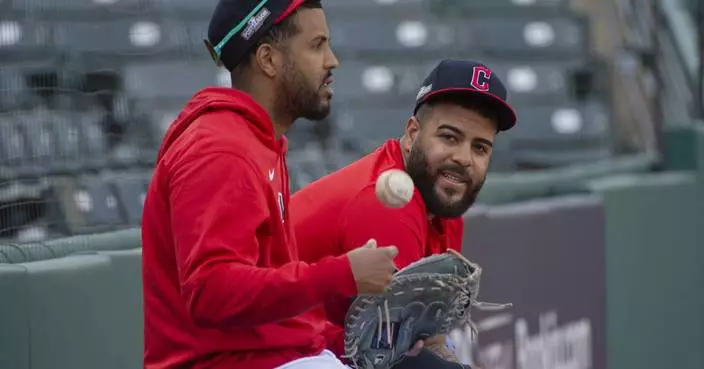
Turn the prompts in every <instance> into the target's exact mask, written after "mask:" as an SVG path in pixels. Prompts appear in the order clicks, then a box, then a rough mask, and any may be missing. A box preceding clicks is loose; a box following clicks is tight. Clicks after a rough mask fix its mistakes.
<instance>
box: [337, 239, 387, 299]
mask: <svg viewBox="0 0 704 369" xmlns="http://www.w3.org/2000/svg"><path fill="white" fill-rule="evenodd" d="M396 255H398V249H397V248H396V247H395V246H386V247H377V246H376V241H375V240H373V239H372V240H369V241H368V242H367V243H366V244H365V245H364V246H361V247H359V248H356V249H354V250H352V251H350V252H348V253H347V259H348V260H349V261H350V267H351V268H352V274H353V275H354V281H355V283H356V284H357V293H360V294H363V293H369V294H378V293H382V292H384V290H385V289H386V286H388V285H389V283H391V280H392V279H393V276H394V272H396V265H395V264H394V261H393V260H394V258H395V257H396Z"/></svg>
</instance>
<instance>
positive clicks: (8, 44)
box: [0, 13, 588, 59]
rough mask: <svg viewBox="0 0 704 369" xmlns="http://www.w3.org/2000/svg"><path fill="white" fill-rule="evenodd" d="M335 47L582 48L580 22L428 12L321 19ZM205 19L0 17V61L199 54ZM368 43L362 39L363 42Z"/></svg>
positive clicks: (492, 51) (539, 54)
mask: <svg viewBox="0 0 704 369" xmlns="http://www.w3.org/2000/svg"><path fill="white" fill-rule="evenodd" d="M328 18H329V27H330V32H331V36H332V39H333V42H334V45H335V49H336V50H337V51H338V52H339V53H341V54H350V53H372V54H378V53H384V55H391V54H398V53H401V54H403V55H406V54H408V53H409V52H414V53H434V52H443V53H448V52H450V53H451V52H453V51H456V50H468V51H469V50H471V52H472V53H476V54H488V55H504V56H511V57H514V58H526V57H531V56H532V57H534V58H542V59H550V58H575V57H582V56H585V53H586V52H587V50H588V41H587V25H586V23H585V22H584V20H583V19H582V18H581V17H577V16H571V15H550V16H545V17H539V18H536V17H527V16H521V17H510V18H507V17H501V16H495V17H478V18H476V19H472V18H471V17H470V18H457V19H453V18H437V17H433V16H430V15H413V16H400V17H389V16H388V15H387V14H384V13H380V14H374V15H370V16H365V17H363V18H360V19H356V18H351V17H349V15H346V14H343V15H341V16H339V17H336V16H329V17H328ZM207 22H208V20H207V19H202V20H192V19H185V20H184V19H176V18H168V17H166V16H153V17H144V16H124V17H123V18H121V19H111V20H101V19H95V18H87V19H75V20H74V19H68V20H38V21H33V20H28V19H26V18H22V17H20V16H16V17H14V18H13V17H9V16H1V17H0V57H2V55H5V56H7V55H10V56H11V55H12V54H14V53H18V52H29V51H34V52H37V53H40V52H43V53H45V54H47V55H51V54H53V53H57V52H78V53H90V54H95V55H104V56H114V57H143V56H153V55H156V54H162V55H164V56H165V57H167V56H169V55H171V54H174V53H197V54H202V53H204V46H203V39H204V38H205V35H206V34H207ZM372 39H373V40H374V42H370V41H369V40H372Z"/></svg>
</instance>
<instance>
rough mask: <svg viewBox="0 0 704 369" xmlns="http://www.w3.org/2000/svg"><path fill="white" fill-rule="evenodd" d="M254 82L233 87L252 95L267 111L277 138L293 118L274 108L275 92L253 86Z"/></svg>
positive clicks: (289, 126)
mask: <svg viewBox="0 0 704 369" xmlns="http://www.w3.org/2000/svg"><path fill="white" fill-rule="evenodd" d="M254 86H256V84H250V85H249V86H240V87H235V88H237V89H239V90H241V91H244V92H246V93H247V94H248V95H250V96H252V98H253V99H254V101H256V102H258V103H259V105H261V106H262V108H264V111H266V112H267V114H268V115H269V118H270V119H271V122H272V124H273V128H274V137H275V138H276V139H277V140H278V139H280V138H281V136H282V135H283V134H285V133H286V132H287V131H288V130H289V128H291V126H292V125H293V121H294V120H295V119H293V118H292V117H290V116H287V115H286V114H281V113H280V112H279V111H277V109H276V102H275V98H274V96H275V94H274V93H273V92H271V91H264V89H261V88H257V87H254Z"/></svg>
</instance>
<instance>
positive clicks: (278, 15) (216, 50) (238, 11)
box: [204, 0, 305, 71]
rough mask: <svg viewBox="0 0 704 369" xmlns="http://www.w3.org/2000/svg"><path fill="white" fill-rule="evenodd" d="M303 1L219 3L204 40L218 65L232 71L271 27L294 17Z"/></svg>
mask: <svg viewBox="0 0 704 369" xmlns="http://www.w3.org/2000/svg"><path fill="white" fill-rule="evenodd" d="M304 1H305V0H220V1H219V2H218V5H217V6H216V7H215V11H214V12H213V16H212V17H211V19H210V24H209V25H208V39H207V40H204V42H205V45H206V47H207V48H208V51H209V52H210V55H211V56H212V58H213V61H215V64H217V65H218V66H225V68H227V70H230V71H231V70H232V69H234V68H235V67H236V66H237V65H238V64H239V63H240V62H241V61H242V59H243V58H244V56H245V55H247V53H248V52H249V50H250V49H251V48H252V47H253V46H254V45H256V43H257V42H258V41H259V40H260V39H261V38H262V37H263V36H264V35H266V34H267V32H268V31H269V29H270V28H271V26H273V25H275V24H278V23H281V21H283V20H284V19H286V17H288V16H289V15H291V14H293V12H295V11H296V9H298V7H299V6H301V4H303V2H304Z"/></svg>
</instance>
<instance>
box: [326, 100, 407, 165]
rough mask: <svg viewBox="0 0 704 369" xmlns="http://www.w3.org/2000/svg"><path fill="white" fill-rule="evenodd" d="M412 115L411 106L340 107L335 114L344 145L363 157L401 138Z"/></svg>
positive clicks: (338, 131)
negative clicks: (392, 140) (386, 142)
mask: <svg viewBox="0 0 704 369" xmlns="http://www.w3.org/2000/svg"><path fill="white" fill-rule="evenodd" d="M411 114H413V107H412V105H411V104H407V105H406V106H393V107H385V108H367V107H362V106H359V107H352V106H339V107H338V108H337V109H336V112H335V125H336V131H337V135H338V137H339V138H340V140H343V141H345V140H346V141H348V143H346V144H345V146H348V147H349V145H351V146H352V147H356V151H357V152H358V153H360V154H361V155H364V154H367V153H370V152H371V151H372V150H374V149H376V148H377V147H378V146H380V145H381V144H383V143H384V142H385V141H386V140H388V139H393V138H398V137H400V136H401V135H402V134H403V129H404V127H405V126H406V121H407V120H408V118H409V117H410V116H411Z"/></svg>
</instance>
